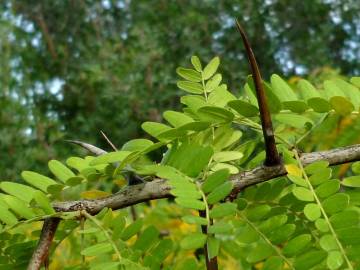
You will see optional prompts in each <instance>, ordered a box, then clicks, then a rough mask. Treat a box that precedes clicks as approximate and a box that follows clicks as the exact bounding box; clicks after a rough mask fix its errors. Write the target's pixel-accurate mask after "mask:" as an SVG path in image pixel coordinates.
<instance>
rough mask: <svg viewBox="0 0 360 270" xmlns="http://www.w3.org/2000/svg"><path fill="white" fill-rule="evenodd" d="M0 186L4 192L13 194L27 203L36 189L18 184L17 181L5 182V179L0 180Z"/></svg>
mask: <svg viewBox="0 0 360 270" xmlns="http://www.w3.org/2000/svg"><path fill="white" fill-rule="evenodd" d="M0 188H1V189H2V190H3V191H4V192H6V193H8V194H10V195H13V196H15V197H17V198H19V199H20V200H23V201H25V202H27V203H30V201H31V200H32V199H33V197H34V192H35V191H36V190H35V189H33V188H32V187H29V186H25V185H22V184H18V183H13V182H7V181H3V182H1V183H0Z"/></svg>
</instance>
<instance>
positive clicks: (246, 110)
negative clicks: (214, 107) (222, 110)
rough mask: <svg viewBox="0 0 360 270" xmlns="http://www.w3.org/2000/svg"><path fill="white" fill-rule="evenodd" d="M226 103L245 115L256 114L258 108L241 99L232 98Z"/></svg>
mask: <svg viewBox="0 0 360 270" xmlns="http://www.w3.org/2000/svg"><path fill="white" fill-rule="evenodd" d="M227 105H228V106H229V107H230V108H231V109H234V110H235V111H236V112H237V113H239V114H240V115H242V116H245V117H252V116H256V115H258V113H259V109H258V108H257V107H256V106H254V105H252V104H250V103H248V102H245V101H242V100H232V101H230V102H228V104H227Z"/></svg>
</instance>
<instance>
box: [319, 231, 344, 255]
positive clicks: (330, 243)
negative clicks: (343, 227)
mask: <svg viewBox="0 0 360 270" xmlns="http://www.w3.org/2000/svg"><path fill="white" fill-rule="evenodd" d="M319 243H320V246H321V248H322V249H323V250H325V251H331V250H337V249H339V246H338V244H337V242H336V239H335V237H334V236H333V235H332V234H325V235H323V236H321V238H320V242H319Z"/></svg>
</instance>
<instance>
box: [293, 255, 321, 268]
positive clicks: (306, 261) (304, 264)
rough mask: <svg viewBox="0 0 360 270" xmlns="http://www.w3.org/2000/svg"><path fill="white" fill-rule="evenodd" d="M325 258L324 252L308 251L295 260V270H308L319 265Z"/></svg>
mask: <svg viewBox="0 0 360 270" xmlns="http://www.w3.org/2000/svg"><path fill="white" fill-rule="evenodd" d="M326 256H327V252H326V251H320V250H319V251H309V252H307V253H305V254H302V255H300V256H299V257H296V258H295V263H294V266H295V269H296V270H308V269H311V267H313V266H315V265H318V264H319V263H321V262H322V261H323V260H324V259H325V258H326Z"/></svg>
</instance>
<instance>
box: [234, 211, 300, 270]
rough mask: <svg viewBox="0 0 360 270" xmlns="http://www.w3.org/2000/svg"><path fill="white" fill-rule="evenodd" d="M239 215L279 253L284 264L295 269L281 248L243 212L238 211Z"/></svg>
mask: <svg viewBox="0 0 360 270" xmlns="http://www.w3.org/2000/svg"><path fill="white" fill-rule="evenodd" d="M239 215H240V217H241V218H242V219H244V220H245V221H246V223H247V224H249V225H250V226H251V228H253V229H254V230H255V231H256V232H257V233H258V234H259V235H260V236H261V238H262V239H264V241H265V242H266V243H267V244H269V245H270V246H271V247H272V248H273V249H274V250H275V252H276V253H277V254H278V255H279V257H281V258H282V259H283V260H284V262H286V264H287V265H288V266H289V268H290V269H292V270H295V268H294V266H293V265H292V263H291V262H290V261H289V260H288V259H287V258H286V257H285V256H284V255H283V254H282V253H281V250H280V249H279V248H278V247H277V246H275V245H274V244H273V243H271V241H270V240H269V238H267V237H266V235H265V234H263V233H262V232H261V231H260V230H259V229H258V227H256V225H255V224H254V223H252V222H251V221H250V220H248V219H247V218H246V216H245V215H243V214H241V213H240V214H239Z"/></svg>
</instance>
